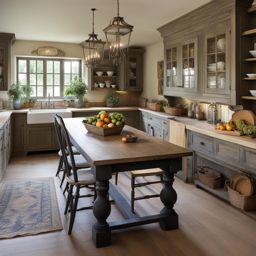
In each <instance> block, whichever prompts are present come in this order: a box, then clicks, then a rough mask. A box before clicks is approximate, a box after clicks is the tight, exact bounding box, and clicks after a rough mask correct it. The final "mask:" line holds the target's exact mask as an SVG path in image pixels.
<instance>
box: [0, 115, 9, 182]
mask: <svg viewBox="0 0 256 256" xmlns="http://www.w3.org/2000/svg"><path fill="white" fill-rule="evenodd" d="M10 130H11V122H10V119H9V120H8V121H7V122H6V123H5V124H4V125H3V127H2V128H1V129H0V180H1V179H2V177H3V176H4V173H5V170H6V168H7V165H8V163H9V160H10V149H11V131H10Z"/></svg>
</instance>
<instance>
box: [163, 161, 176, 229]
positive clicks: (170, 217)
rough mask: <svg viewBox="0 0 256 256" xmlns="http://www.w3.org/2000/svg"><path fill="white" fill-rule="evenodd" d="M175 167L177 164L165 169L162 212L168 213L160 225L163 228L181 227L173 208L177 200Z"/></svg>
mask: <svg viewBox="0 0 256 256" xmlns="http://www.w3.org/2000/svg"><path fill="white" fill-rule="evenodd" d="M173 167H176V168H177V164H175V165H174V166H170V168H166V169H164V179H163V180H164V187H163V189H162V191H161V193H160V199H161V201H162V202H163V204H164V208H163V209H162V210H161V214H163V215H167V217H166V218H164V219H163V220H162V221H161V222H160V227H161V228H162V229H163V230H171V229H177V228H178V227H179V219H178V215H177V213H176V212H175V210H174V209H173V207H174V204H175V203H176V201H177V193H176V191H175V190H174V188H173V182H174V173H175V172H176V171H177V170H176V168H173Z"/></svg>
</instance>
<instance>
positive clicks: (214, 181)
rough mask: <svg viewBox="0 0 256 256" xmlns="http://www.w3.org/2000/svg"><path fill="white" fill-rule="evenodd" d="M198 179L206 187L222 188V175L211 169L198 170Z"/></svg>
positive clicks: (200, 168) (202, 168) (201, 168)
mask: <svg viewBox="0 0 256 256" xmlns="http://www.w3.org/2000/svg"><path fill="white" fill-rule="evenodd" d="M197 175H198V179H199V180H200V181H201V182H202V183H203V184H205V185H206V186H208V187H210V188H213V189H216V188H220V187H221V174H220V173H219V172H217V171H215V170H213V169H212V168H210V167H206V166H205V167H199V168H198V169H197Z"/></svg>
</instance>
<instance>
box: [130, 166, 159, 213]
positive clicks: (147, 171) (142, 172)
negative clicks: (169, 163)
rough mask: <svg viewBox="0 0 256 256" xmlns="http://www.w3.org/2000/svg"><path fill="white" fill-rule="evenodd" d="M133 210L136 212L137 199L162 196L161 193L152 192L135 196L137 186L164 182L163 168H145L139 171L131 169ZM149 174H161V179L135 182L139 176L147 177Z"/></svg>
mask: <svg viewBox="0 0 256 256" xmlns="http://www.w3.org/2000/svg"><path fill="white" fill-rule="evenodd" d="M130 173H131V187H132V190H131V211H132V212H133V213H135V212H134V202H135V201H136V200H142V199H149V198H152V197H160V193H159V194H151V195H145V196H139V197H135V188H137V187H143V186H147V185H151V184H157V183H163V170H161V169H159V168H155V169H145V170H138V171H131V172H130ZM147 176H159V177H160V180H156V181H148V182H143V183H135V179H136V178H137V177H147Z"/></svg>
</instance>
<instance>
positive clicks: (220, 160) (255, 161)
mask: <svg viewBox="0 0 256 256" xmlns="http://www.w3.org/2000/svg"><path fill="white" fill-rule="evenodd" d="M188 147H189V148H190V149H192V150H193V151H194V155H193V163H194V164H193V170H192V173H193V178H194V183H195V184H196V185H197V186H198V187H201V188H203V189H205V190H207V191H209V192H210V193H212V194H214V195H216V196H218V197H220V198H221V199H224V200H226V201H229V200H228V193H227V190H226V189H225V187H224V183H225V180H227V179H230V178H231V177H232V176H233V175H234V174H236V173H239V172H246V173H248V174H251V175H253V176H254V177H256V150H255V149H251V148H247V147H244V146H241V145H238V144H234V143H231V142H227V141H223V140H220V139H216V138H213V137H210V136H206V135H202V134H199V133H197V132H192V131H188ZM200 166H209V167H211V168H214V169H216V170H217V171H218V172H220V173H221V174H222V181H223V188H222V189H211V188H209V187H208V186H206V185H204V184H203V183H201V182H200V181H199V180H198V179H197V176H196V170H197V168H198V167H200Z"/></svg>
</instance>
